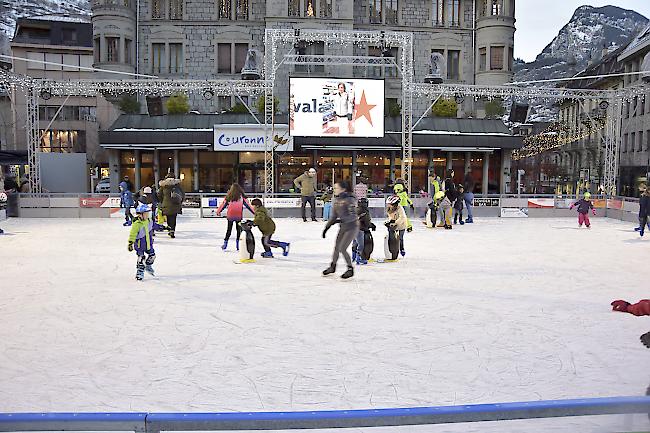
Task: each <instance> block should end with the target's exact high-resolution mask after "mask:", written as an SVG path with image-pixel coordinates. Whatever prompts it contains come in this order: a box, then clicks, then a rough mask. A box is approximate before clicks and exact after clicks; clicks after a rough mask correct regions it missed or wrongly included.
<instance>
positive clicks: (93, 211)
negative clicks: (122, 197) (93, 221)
mask: <svg viewBox="0 0 650 433" xmlns="http://www.w3.org/2000/svg"><path fill="white" fill-rule="evenodd" d="M79 217H80V218H110V217H111V210H110V208H99V207H98V208H80V209H79Z"/></svg>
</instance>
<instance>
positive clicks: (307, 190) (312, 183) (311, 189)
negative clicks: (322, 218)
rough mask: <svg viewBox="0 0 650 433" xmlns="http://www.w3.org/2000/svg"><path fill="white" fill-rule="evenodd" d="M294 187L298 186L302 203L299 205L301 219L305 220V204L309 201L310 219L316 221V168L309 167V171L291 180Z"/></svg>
mask: <svg viewBox="0 0 650 433" xmlns="http://www.w3.org/2000/svg"><path fill="white" fill-rule="evenodd" d="M293 184H294V185H295V186H296V188H300V197H301V199H302V203H301V205H300V212H301V215H302V220H303V221H304V222H307V211H306V209H305V205H306V204H307V203H309V207H310V208H311V220H312V221H316V169H315V168H313V167H312V168H310V169H309V171H306V172H304V173H303V174H301V175H300V176H298V177H297V178H295V179H294V180H293Z"/></svg>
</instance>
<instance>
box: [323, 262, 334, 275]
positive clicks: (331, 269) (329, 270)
mask: <svg viewBox="0 0 650 433" xmlns="http://www.w3.org/2000/svg"><path fill="white" fill-rule="evenodd" d="M334 272H336V265H335V264H333V263H332V264H331V265H330V267H329V268H327V269H325V270H324V271H323V275H329V274H333V273H334Z"/></svg>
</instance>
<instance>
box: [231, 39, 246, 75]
mask: <svg viewBox="0 0 650 433" xmlns="http://www.w3.org/2000/svg"><path fill="white" fill-rule="evenodd" d="M247 54H248V44H235V70H234V71H233V73H235V74H239V73H240V72H241V70H242V69H244V63H246V55H247Z"/></svg>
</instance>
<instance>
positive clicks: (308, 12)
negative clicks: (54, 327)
mask: <svg viewBox="0 0 650 433" xmlns="http://www.w3.org/2000/svg"><path fill="white" fill-rule="evenodd" d="M304 7H305V12H304V16H306V17H314V16H316V12H315V11H314V5H313V1H312V0H305V6H304Z"/></svg>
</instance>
